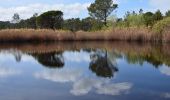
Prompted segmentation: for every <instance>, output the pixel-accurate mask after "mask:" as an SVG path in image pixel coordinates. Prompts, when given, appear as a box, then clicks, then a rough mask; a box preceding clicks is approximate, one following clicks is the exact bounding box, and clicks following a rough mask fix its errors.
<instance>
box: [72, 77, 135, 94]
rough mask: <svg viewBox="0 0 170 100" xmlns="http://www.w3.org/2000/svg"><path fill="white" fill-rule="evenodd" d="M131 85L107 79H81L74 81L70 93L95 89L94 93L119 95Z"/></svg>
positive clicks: (83, 92) (81, 92)
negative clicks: (111, 81)
mask: <svg viewBox="0 0 170 100" xmlns="http://www.w3.org/2000/svg"><path fill="white" fill-rule="evenodd" d="M131 87H132V85H131V84H130V83H110V82H109V80H97V79H90V78H89V79H82V80H80V81H77V82H75V83H74V86H73V89H72V90H71V93H72V94H74V95H76V96H78V95H85V94H87V93H88V92H90V91H91V90H92V89H96V93H98V94H105V95H120V94H122V93H124V92H126V91H128V90H129V89H130V88H131Z"/></svg>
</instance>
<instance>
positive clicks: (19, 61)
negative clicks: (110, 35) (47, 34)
mask: <svg viewBox="0 0 170 100" xmlns="http://www.w3.org/2000/svg"><path fill="white" fill-rule="evenodd" d="M169 47H170V46H168V45H161V46H159V47H157V46H155V45H151V44H143V45H142V44H140V45H136V44H125V43H123V44H121V43H114V42H111V43H73V44H70V43H68V44H67V43H64V44H63V43H61V44H60V43H57V44H49V45H44V44H40V45H36V46H32V45H24V46H23V45H17V46H15V45H14V46H11V47H6V46H3V45H1V46H0V80H1V78H4V79H5V78H6V77H10V79H13V80H12V81H14V84H11V81H10V80H8V79H7V80H6V83H8V82H9V83H8V87H10V86H11V87H14V88H15V87H16V91H19V90H18V89H20V88H23V87H24V86H26V87H27V86H28V88H30V91H29V92H30V93H31V92H33V90H34V89H35V90H36V91H37V94H36V95H38V94H39V96H40V95H41V96H42V98H43V96H45V95H42V94H41V91H42V90H44V91H43V93H44V94H46V96H47V95H48V97H51V98H52V100H55V99H56V95H57V96H62V97H69V98H72V99H73V100H76V99H75V97H82V96H84V98H85V97H87V98H89V97H93V96H95V97H96V98H97V99H98V98H99V96H100V97H101V98H102V97H103V99H106V98H107V99H108V100H111V99H113V98H109V96H112V97H113V96H114V97H117V98H118V99H120V100H121V99H124V98H127V99H128V100H131V99H132V98H135V99H138V98H136V97H132V95H134V94H136V95H143V96H140V98H142V99H145V97H146V98H147V97H148V100H150V99H155V98H156V99H157V98H158V99H161V100H162V99H165V98H167V99H169V93H170V87H169V84H168V83H169V82H170V78H169V77H170V67H169V66H170V62H169V61H170V53H169V49H170V48H169ZM25 48H26V49H25ZM9 56H10V58H9ZM25 58H29V60H26V61H25V60H24V59H25ZM30 58H31V59H30ZM13 60H15V61H13ZM3 65H4V66H6V67H4V66H3ZM24 66H27V67H24ZM17 69H20V70H21V71H18V70H17ZM155 69H156V70H155ZM21 72H24V73H21ZM20 74H22V75H20ZM15 75H18V76H17V78H16V77H15V78H14V77H12V76H15ZM19 75H20V76H19ZM22 76H23V77H24V78H23V77H22ZM24 79H25V80H24ZM22 80H24V81H22ZM6 83H5V84H6ZM0 84H1V82H0ZM17 84H19V86H17ZM23 84H25V85H23ZM35 84H38V85H36V86H35ZM20 85H21V86H20ZM34 86H35V87H34ZM2 87H4V86H1V85H0V89H1V88H2ZM33 87H34V88H33ZM5 88H6V87H5ZM58 89H59V90H60V91H61V92H60V91H59V90H58ZM2 90H5V89H4V88H2ZM51 91H52V92H51ZM63 91H64V92H63ZM58 92H60V93H58ZM1 93H2V92H0V94H1ZM6 93H7V92H6ZM24 93H25V95H29V93H28V91H24ZM27 93H28V94H27ZM50 93H52V94H50ZM11 94H12V93H11ZM18 97H19V96H18ZM28 97H30V95H29V96H28ZM104 97H105V98H104ZM0 99H1V95H0ZM79 99H80V98H79ZM33 100H34V99H33Z"/></svg>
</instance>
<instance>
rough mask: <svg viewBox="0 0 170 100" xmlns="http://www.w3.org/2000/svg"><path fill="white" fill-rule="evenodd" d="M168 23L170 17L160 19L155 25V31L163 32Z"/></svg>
mask: <svg viewBox="0 0 170 100" xmlns="http://www.w3.org/2000/svg"><path fill="white" fill-rule="evenodd" d="M168 25H170V17H167V18H164V19H163V20H161V21H158V22H157V23H156V24H155V25H154V26H153V31H154V32H156V33H162V32H163V31H164V29H165V28H166V27H167V26H168Z"/></svg>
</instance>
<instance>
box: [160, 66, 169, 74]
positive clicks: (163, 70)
mask: <svg viewBox="0 0 170 100" xmlns="http://www.w3.org/2000/svg"><path fill="white" fill-rule="evenodd" d="M160 72H161V73H162V74H165V75H167V76H170V68H169V67H167V66H165V65H164V66H163V67H161V68H160Z"/></svg>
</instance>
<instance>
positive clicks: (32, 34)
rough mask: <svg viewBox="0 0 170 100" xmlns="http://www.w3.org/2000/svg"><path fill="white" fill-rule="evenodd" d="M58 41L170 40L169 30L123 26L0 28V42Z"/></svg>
mask: <svg viewBox="0 0 170 100" xmlns="http://www.w3.org/2000/svg"><path fill="white" fill-rule="evenodd" d="M58 41H125V42H161V43H162V42H170V31H164V33H161V34H156V33H153V32H152V31H151V29H146V28H124V29H118V28H117V29H112V30H101V31H95V32H84V31H78V32H71V31H63V30H55V31H54V30H48V29H37V30H34V29H5V30H0V43H32V42H33V43H34V42H35V43H36V42H38V43H39V42H40V43H41V42H58Z"/></svg>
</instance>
